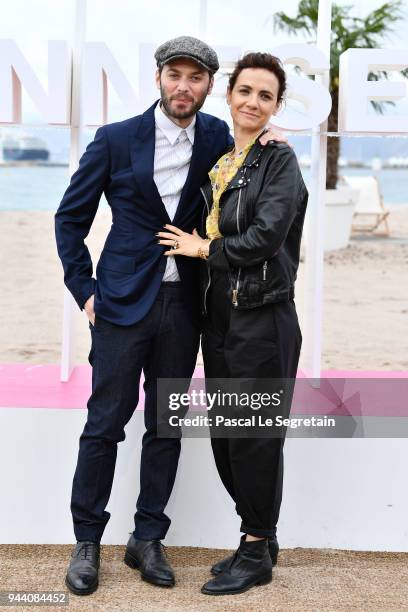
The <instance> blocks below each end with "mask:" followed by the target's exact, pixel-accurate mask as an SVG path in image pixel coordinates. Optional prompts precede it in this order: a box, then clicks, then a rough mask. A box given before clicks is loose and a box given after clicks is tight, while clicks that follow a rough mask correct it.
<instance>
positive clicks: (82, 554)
mask: <svg viewBox="0 0 408 612" xmlns="http://www.w3.org/2000/svg"><path fill="white" fill-rule="evenodd" d="M92 548H93V545H92V543H91V542H84V543H83V544H82V546H81V548H80V549H79V550H78V553H77V556H78V557H79V559H82V560H86V559H92Z"/></svg>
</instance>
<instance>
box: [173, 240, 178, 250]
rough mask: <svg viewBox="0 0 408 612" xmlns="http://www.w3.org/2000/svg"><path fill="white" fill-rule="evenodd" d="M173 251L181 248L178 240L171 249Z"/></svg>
mask: <svg viewBox="0 0 408 612" xmlns="http://www.w3.org/2000/svg"><path fill="white" fill-rule="evenodd" d="M171 248H172V249H173V250H176V249H178V248H179V243H178V242H177V240H175V241H174V244H173V246H172V247H171Z"/></svg>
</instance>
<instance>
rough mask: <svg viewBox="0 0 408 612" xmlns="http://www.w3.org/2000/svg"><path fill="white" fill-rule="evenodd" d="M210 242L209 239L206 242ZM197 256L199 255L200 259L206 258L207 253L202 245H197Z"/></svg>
mask: <svg viewBox="0 0 408 612" xmlns="http://www.w3.org/2000/svg"><path fill="white" fill-rule="evenodd" d="M210 242H211V241H209V242H208V244H209V243H210ZM197 257H200V258H201V259H208V254H207V253H206V252H205V251H204V250H203V248H202V247H198V251H197Z"/></svg>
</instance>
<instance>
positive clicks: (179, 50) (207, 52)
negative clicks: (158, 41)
mask: <svg viewBox="0 0 408 612" xmlns="http://www.w3.org/2000/svg"><path fill="white" fill-rule="evenodd" d="M154 57H155V59H156V62H157V66H158V67H159V68H161V67H162V66H164V64H166V63H167V62H169V61H171V60H173V59H177V58H179V57H187V58H189V59H192V60H194V61H195V62H197V63H198V64H200V65H201V66H203V67H204V68H205V69H206V70H208V71H209V72H210V73H211V74H214V73H215V72H217V70H218V68H219V67H220V65H219V63H218V57H217V54H216V52H215V51H214V49H211V47H209V46H208V45H207V44H206V43H205V42H203V41H202V40H199V39H198V38H193V36H179V37H178V38H173V39H172V40H168V41H167V42H165V43H163V44H162V45H160V47H159V48H158V49H157V51H156V53H155V54H154Z"/></svg>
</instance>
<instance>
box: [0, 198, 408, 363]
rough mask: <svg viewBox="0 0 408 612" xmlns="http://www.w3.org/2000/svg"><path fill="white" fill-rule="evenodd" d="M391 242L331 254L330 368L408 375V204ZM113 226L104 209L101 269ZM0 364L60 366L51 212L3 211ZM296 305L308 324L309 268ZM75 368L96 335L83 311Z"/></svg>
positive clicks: (59, 288)
mask: <svg viewBox="0 0 408 612" xmlns="http://www.w3.org/2000/svg"><path fill="white" fill-rule="evenodd" d="M389 220H390V227H391V237H389V238H384V237H379V236H378V237H376V236H366V237H364V236H363V235H359V236H355V237H353V239H352V240H351V243H350V245H349V246H348V247H347V248H346V249H341V250H338V251H332V252H330V253H327V254H326V256H325V282H324V288H325V299H324V319H323V354H322V367H323V369H341V370H346V369H352V370H385V371H389V370H408V347H407V340H406V338H407V336H408V282H407V278H408V275H407V272H408V205H406V206H396V207H394V208H393V209H392V212H391V214H390V217H389ZM109 226H110V213H109V211H99V212H98V214H97V217H96V219H95V222H94V225H93V227H92V230H91V234H90V236H89V239H88V244H89V248H90V251H91V254H92V257H93V261H94V264H95V263H96V261H97V259H98V255H99V253H100V250H101V248H102V246H103V243H104V239H105V236H106V234H107V231H108V230H109ZM0 227H1V237H2V238H1V244H0V261H1V267H2V272H1V275H0V296H1V297H0V313H1V322H2V325H1V343H0V362H3V363H4V362H27V363H32V364H41V363H58V362H59V359H60V350H61V337H62V305H63V290H64V287H63V275H62V267H61V263H60V261H59V259H58V256H57V253H56V247H55V241H54V222H53V214H52V213H51V212H1V213H0ZM296 289H297V291H296V304H297V309H298V313H299V318H300V321H301V324H302V309H303V290H304V262H302V263H301V265H300V269H299V275H298V281H297V288H296ZM75 316H76V338H77V343H76V363H86V361H87V356H88V353H89V343H90V332H89V329H88V323H87V319H86V316H85V314H84V313H82V312H80V311H79V309H78V308H76V315H75Z"/></svg>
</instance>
